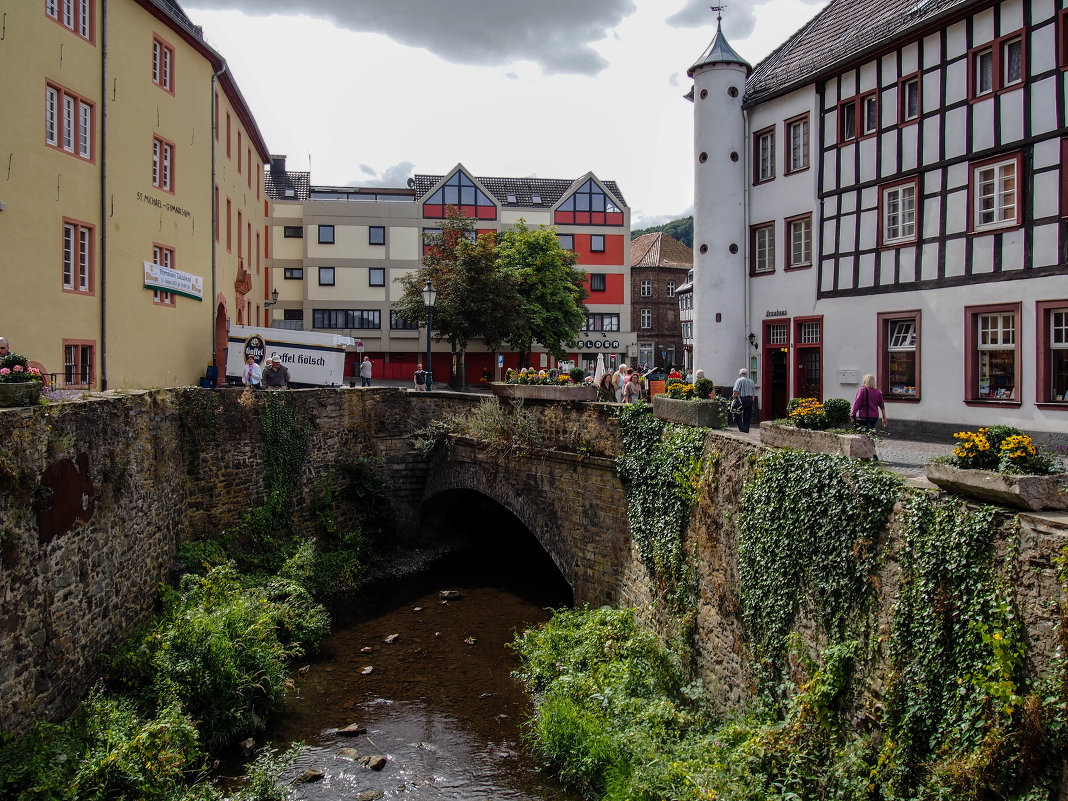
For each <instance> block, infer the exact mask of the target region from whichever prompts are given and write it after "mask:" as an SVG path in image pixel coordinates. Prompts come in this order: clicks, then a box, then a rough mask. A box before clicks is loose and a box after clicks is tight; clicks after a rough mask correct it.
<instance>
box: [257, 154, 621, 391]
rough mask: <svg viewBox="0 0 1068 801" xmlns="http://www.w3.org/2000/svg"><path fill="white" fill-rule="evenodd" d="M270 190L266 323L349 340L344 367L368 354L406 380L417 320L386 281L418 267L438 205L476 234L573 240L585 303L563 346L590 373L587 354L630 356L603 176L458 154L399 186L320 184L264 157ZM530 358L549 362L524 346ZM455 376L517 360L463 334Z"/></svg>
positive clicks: (438, 349) (441, 352) (438, 369)
mask: <svg viewBox="0 0 1068 801" xmlns="http://www.w3.org/2000/svg"><path fill="white" fill-rule="evenodd" d="M266 191H267V195H268V197H269V198H270V220H269V223H270V232H271V234H270V240H271V241H270V259H269V260H268V264H269V267H270V270H271V276H272V278H271V283H272V287H273V288H276V289H277V290H278V303H277V305H276V306H274V307H272V309H271V315H272V316H271V324H272V325H274V326H276V327H277V326H284V327H296V328H301V329H303V330H306V331H322V332H332V333H338V334H344V335H346V336H351V337H354V338H355V339H357V341H358V344H357V346H356V347H355V348H354V349H353V351H352V353H350V354H349V366H348V368H347V370H346V374H347V375H353V374H354V373H355V372H356V370H355V367H354V365H355V363H356V361H358V360H359V359H360V358H361V354H362V356H368V357H369V358H370V359H371V361H372V364H373V370H374V375H375V376H379V377H383V378H387V379H392V380H408V379H410V378H411V376H412V373H413V371H414V369H415V365H416V363H418V362H422V361H425V353H426V350H425V348H426V328H425V326H424V327H422V328H420V327H418V326H413V325H410V324H408V323H405V322H403V321H402V320H399V319H397V317H396V315H395V314H393V313H392V312H391V304H392V303H393V302H394V301H396V300H397V299H398V298H399V297H400V293H401V286H400V284H399V283H398V279H399V278H400V277H401V276H403V275H404V274H405V273H408V272H411V271H414V270H417V269H419V267H420V262H421V259H422V257H423V252H424V250H423V249H424V238H423V237H424V234H426V233H433V232H436V231H437V230H438V226H439V225H440V223H441V221H442V219H443V218H444V217H445V214H446V209H447V208H448V207H449V206H454V207H456V208H458V209H459V210H460V211H461V212H462V213H463V214H465V215H467V216H469V217H471V218H472V219H473V220H475V221H476V228H477V231H478V233H479V234H481V233H486V232H496V231H501V230H505V229H506V228H508V227H510V226H512V225H513V224H515V223H516V222H518V221H519V220H523V221H524V222H525V224H526V225H527V226H528V227H531V228H533V227H536V226H539V225H545V226H554V227H555V229H556V231H557V234H558V236H559V238H560V242H561V244H562V245H563V246H564V247H566V248H568V249H570V250H574V251H575V253H576V254H577V256H578V263H579V265H580V266H581V267H583V268H584V269H586V270H587V271H588V272H589V279H588V282H587V287H586V288H587V290H589V293H590V296H589V298H588V299H587V300H586V305H587V307H588V309H589V315H588V319H587V327H586V330H585V331H584V332H583V338H582V342H581V347H580V348H579V349H578V350H576V352H574V353H573V354H569V355H570V358H571V360H572V361H574V362H575V363H576V364H578V365H580V366H586V367H587V368H588V369H590V370H591V371H592V370H593V368H594V367H595V366H596V362H597V355H598V353H601V354H603V355H604V356H605V362H606V364H609V363H615V362H618V361H620V360H626V359H627V358H636V357H637V342H636V339H635V336H634V333H633V332H632V331H631V330H630V313H629V309H630V302H631V298H630V235H629V234H630V209H629V208H628V207H627V205H626V202H625V201H624V199H623V197H622V194H621V193H620V191H619V187H618V186H616V184H615V183H614V182H613V181H602V180H601V179H599V178H598V177H597V176H595V175H593V174H592V173H587V174H586V175H583V176H581V177H579V178H575V179H572V180H554V179H546V178H488V177H478V176H475V175H474V174H473V173H471V172H470V171H469V170H467V168H465V167H464V166H463V165H462V164H458V165H456V166H455V167H453V169H452V170H450V171H449V172H447V173H445V174H443V175H415V176H413V177H412V178H411V179H409V181H408V185H407V186H406V187H400V188H382V187H331V186H317V185H313V184H312V183H311V176H310V175H309V173H307V172H295V171H290V170H287V169H286V165H285V157H284V156H275V157H273V158H272V162H271V169H270V170H269V172H268V175H267V190H266ZM433 354H434V355H433V369H434V375H435V376H436V377H437V378H439V379H440V378H441V377H444V376H448V375H450V371H451V369H452V364H451V363H450V358H451V354H450V352H449V345H448V343H447V342H444V341H443V342H440V343H438V342H435V343H434V344H433ZM532 360H533V362H534V366H537V367H552V366H555V362H554V360H553V359H552V358H551V357H550V356H549V354H547V353H545V352H544V351H543V350H540V349H539V348H537V347H535V351H534V353H533V354H532ZM466 366H467V379H468V381H470V382H477V381H478V380H479V379H480V378H481V377H482V375H483V371H486V370H488V371H489V373H490V375H492V376H497V375H498V372H497V371H498V368H499V367H504V368H508V367H516V366H518V356H517V354H515V353H508V352H503V353H502V352H497V353H491V352H489V351H487V350H486V349H485V348H483V347H480V346H479V344H478V343H475V344H474V345H473V346H472V347H470V348H469V349H468V351H467V357H466Z"/></svg>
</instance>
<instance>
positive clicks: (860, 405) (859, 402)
mask: <svg viewBox="0 0 1068 801" xmlns="http://www.w3.org/2000/svg"><path fill="white" fill-rule="evenodd" d="M849 416H850V417H851V418H853V424H854V425H856V426H858V427H859V428H861V429H868V430H872V429H874V428H875V422H876V421H877V420H878V419H879V417H880V416H881V417H882V418H883V428H886V406H885V405H884V404H883V393H882V392H880V391H879V390H877V389H876V388H875V376H873V375H870V374H869V375H866V376H864V380H863V381H862V382H861V385H860V389H858V390H857V397H855V398H854V399H853V411H852V412H851V413H850V415H849Z"/></svg>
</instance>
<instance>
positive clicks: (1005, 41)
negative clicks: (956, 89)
mask: <svg viewBox="0 0 1068 801" xmlns="http://www.w3.org/2000/svg"><path fill="white" fill-rule="evenodd" d="M1026 74H1027V48H1026V46H1025V44H1024V38H1023V35H1022V34H1021V33H1019V32H1016V33H1010V34H1008V35H1007V36H1002V37H1000V38H998V39H995V40H994V41H993V42H991V43H990V44H988V45H983V46H982V47H979V48H976V49H975V50H972V51H971V73H970V75H969V82H970V91H971V97H972V98H973V99H975V98H980V97H984V96H986V95H989V94H993V93H994V92H1000V91H1003V90H1005V89H1011V88H1013V87H1015V86H1018V85H1020V84H1022V83H1023V79H1024V76H1025V75H1026Z"/></svg>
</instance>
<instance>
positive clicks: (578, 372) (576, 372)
mask: <svg viewBox="0 0 1068 801" xmlns="http://www.w3.org/2000/svg"><path fill="white" fill-rule="evenodd" d="M567 374H568V376H569V377H570V378H571V382H572V383H573V384H581V383H582V382H583V380H585V378H586V371H585V370H583V369H582V368H581V367H572V368H571V369H570V370H568V371H567Z"/></svg>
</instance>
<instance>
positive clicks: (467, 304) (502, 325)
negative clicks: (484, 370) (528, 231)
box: [393, 206, 521, 381]
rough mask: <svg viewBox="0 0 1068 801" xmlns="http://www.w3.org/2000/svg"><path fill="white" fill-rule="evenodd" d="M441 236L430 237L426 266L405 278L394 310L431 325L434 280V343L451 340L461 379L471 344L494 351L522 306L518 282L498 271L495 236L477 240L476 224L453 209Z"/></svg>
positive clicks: (412, 319)
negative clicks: (427, 300) (427, 292)
mask: <svg viewBox="0 0 1068 801" xmlns="http://www.w3.org/2000/svg"><path fill="white" fill-rule="evenodd" d="M439 227H440V231H439V232H438V233H435V234H429V235H427V236H426V238H425V239H426V241H425V244H426V245H427V249H426V254H425V255H424V256H423V266H422V267H421V268H420V269H418V270H416V271H415V272H412V273H408V274H407V275H405V276H404V277H403V278H401V279H400V282H401V287H402V289H403V294H402V296H401V298H400V300H398V301H397V302H396V303H395V304H394V306H393V308H394V310H395V311H396V312H397V314H398V316H399V317H400V318H401V319H403V320H405V321H407V322H409V323H422V322H425V320H426V306H425V305H424V303H423V294H422V293H423V287H424V286H426V282H427V281H428V280H429V281H431V282H433V284H434V288H435V289H436V290H437V291H438V295H437V301H436V302H435V304H434V320H433V328H434V332H435V333H434V338H435V339H436V340H437V341H439V342H440V341H441V340H443V339H444V340H447V341H448V343H449V345H450V346H451V348H452V352H453V353H454V354H458V355H459V363H460V365H461V367H460V380H461V381H462V376H463V374H464V371H463V366H462V365H463V358H464V352H465V351H466V350H467V346H468V343H469V342H470V341H471V340H473V339H481V340H482V341H483V342H484V343H485V345H486V347H487V348H488V349H490V350H496V349H497V347H498V346H499V345H500V344H501V343H502V342H504V341H505V339H506V338H507V337H508V335H509V333H510V332H511V326H512V320H513V316H514V314H515V310H516V309H517V308H519V307H520V305H521V303H520V299H519V295H518V292H517V290H516V277H515V276H514V275H513V274H512V273H511V272H504V271H502V270H500V269H499V267H498V266H497V243H496V237H495V236H494V235H492V234H483V235H482V236H479V237H477V238H475V222H474V220H472V219H471V218H469V217H464V216H463V215H461V214H460V212H459V211H458V210H457V209H456V208H454V207H452V206H450V207H449V208H448V210H447V216H446V218H445V219H444V220H442V221H441V224H440V226H439Z"/></svg>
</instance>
